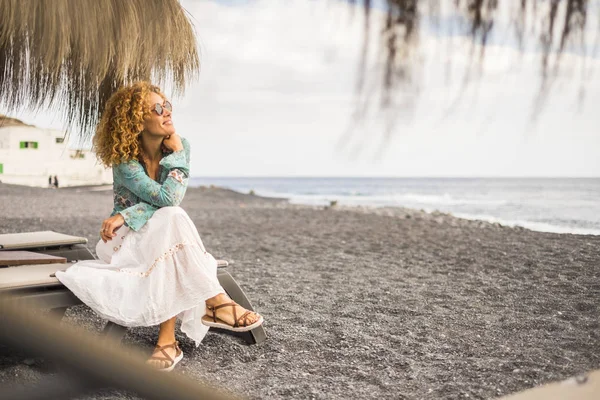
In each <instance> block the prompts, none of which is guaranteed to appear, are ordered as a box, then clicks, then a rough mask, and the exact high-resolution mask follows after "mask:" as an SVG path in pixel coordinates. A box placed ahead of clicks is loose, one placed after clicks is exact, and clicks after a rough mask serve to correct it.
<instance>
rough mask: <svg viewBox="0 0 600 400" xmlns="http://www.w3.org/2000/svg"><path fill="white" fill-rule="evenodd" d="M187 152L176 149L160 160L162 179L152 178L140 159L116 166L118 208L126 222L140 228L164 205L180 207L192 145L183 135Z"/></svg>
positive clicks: (114, 186)
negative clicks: (155, 179)
mask: <svg viewBox="0 0 600 400" xmlns="http://www.w3.org/2000/svg"><path fill="white" fill-rule="evenodd" d="M181 141H182V143H183V148H184V151H179V152H174V153H171V154H169V155H166V156H164V157H163V159H162V160H161V161H160V166H161V170H160V174H159V177H158V182H157V181H154V180H152V179H151V178H150V177H149V176H148V175H147V174H146V171H145V170H144V167H143V166H142V165H141V164H140V163H139V162H138V161H137V160H133V161H129V162H127V163H122V164H119V165H113V180H114V183H113V194H114V209H113V212H112V214H111V216H112V215H115V214H121V215H122V216H123V218H124V219H125V224H126V225H127V226H128V227H129V228H131V229H132V230H134V231H138V230H140V229H141V228H142V227H143V226H144V225H145V224H146V222H148V220H149V219H150V218H152V216H153V215H154V212H155V211H156V210H158V209H159V208H160V207H166V206H177V205H179V203H181V201H182V200H183V196H184V194H185V191H186V189H187V183H188V178H189V163H190V146H189V143H188V141H187V140H186V139H184V138H181Z"/></svg>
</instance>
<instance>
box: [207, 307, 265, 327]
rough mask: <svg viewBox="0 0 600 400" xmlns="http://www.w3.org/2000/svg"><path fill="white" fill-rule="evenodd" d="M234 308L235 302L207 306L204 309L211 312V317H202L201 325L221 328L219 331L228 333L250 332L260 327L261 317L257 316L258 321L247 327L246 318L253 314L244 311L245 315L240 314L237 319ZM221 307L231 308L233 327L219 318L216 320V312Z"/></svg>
mask: <svg viewBox="0 0 600 400" xmlns="http://www.w3.org/2000/svg"><path fill="white" fill-rule="evenodd" d="M236 306H238V304H237V303H235V302H233V301H232V302H231V303H223V304H219V305H218V306H209V305H207V306H206V308H207V309H208V310H209V311H211V312H212V317H209V316H208V315H205V316H204V317H202V324H204V325H206V326H210V327H213V328H221V329H226V330H228V331H233V332H246V331H251V330H252V329H254V328H256V327H257V326H260V325H261V324H262V323H263V322H264V320H263V317H262V316H261V315H259V314H256V313H255V314H256V315H258V320H257V321H256V322H254V323H253V324H250V325H248V322H249V321H248V316H249V315H250V314H252V313H253V311H246V312H245V313H243V314H242V316H241V317H239V318H238V317H237V314H236V311H235V310H236ZM223 307H233V321H234V323H233V325H231V324H228V323H227V322H225V321H223V320H222V319H220V318H217V312H216V311H217V310H219V309H221V308H223Z"/></svg>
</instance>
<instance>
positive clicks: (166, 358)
mask: <svg viewBox="0 0 600 400" xmlns="http://www.w3.org/2000/svg"><path fill="white" fill-rule="evenodd" d="M170 347H173V348H175V359H172V358H171V356H169V354H168V353H167V352H166V351H165V349H168V348H170ZM157 350H160V352H161V353H163V355H164V357H161V356H160V355H159V356H154V355H153V356H152V357H150V358H149V359H148V361H151V360H158V361H166V362H168V363H170V364H169V366H168V367H166V368H158V369H157V370H158V371H161V372H171V371H173V368H175V366H176V365H177V363H178V362H179V361H181V359H182V358H183V351H181V349H180V348H179V342H177V341H176V342H173V343H171V344H166V345H164V346H156V348H155V349H154V353H156V352H157Z"/></svg>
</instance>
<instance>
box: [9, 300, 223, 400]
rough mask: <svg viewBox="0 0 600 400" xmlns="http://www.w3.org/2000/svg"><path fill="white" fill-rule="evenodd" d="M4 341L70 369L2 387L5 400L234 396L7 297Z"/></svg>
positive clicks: (160, 398) (213, 397)
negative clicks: (104, 392)
mask: <svg viewBox="0 0 600 400" xmlns="http://www.w3.org/2000/svg"><path fill="white" fill-rule="evenodd" d="M0 342H2V343H7V344H10V345H11V346H13V347H16V348H18V349H20V350H21V351H24V352H28V353H31V354H33V355H36V356H43V357H45V358H48V359H51V360H53V361H55V362H56V363H57V364H59V365H60V366H61V367H62V370H63V371H64V372H65V373H66V374H65V375H58V376H56V375H53V376H48V377H47V378H45V379H42V380H41V381H39V382H37V383H36V384H34V385H31V386H28V387H16V386H15V387H11V386H7V385H4V386H3V388H2V396H1V397H2V399H4V400H12V399H65V398H75V397H79V396H81V395H83V394H85V393H89V392H90V391H93V390H97V389H101V388H115V389H122V390H127V391H129V392H133V393H135V394H137V395H139V396H141V397H143V398H145V399H156V400H164V399H181V400H183V399H190V400H191V399H231V398H234V397H233V396H232V395H229V394H225V393H224V392H222V391H217V389H216V388H209V387H208V386H207V385H206V384H202V383H198V382H194V381H192V380H190V379H188V378H184V377H183V376H181V375H178V374H176V373H172V374H166V373H161V372H159V371H156V370H154V369H153V368H151V367H149V366H148V365H146V363H145V357H144V355H143V354H142V353H141V352H139V351H137V350H132V349H130V348H129V349H125V348H124V347H123V346H120V345H119V343H118V342H117V341H115V340H114V339H112V338H111V337H110V335H109V336H106V337H104V338H103V339H102V340H98V338H97V337H96V336H92V335H90V334H89V333H88V332H85V331H83V330H78V329H76V328H73V327H69V329H65V328H62V327H60V326H59V325H58V324H57V323H56V321H54V320H51V319H49V318H46V317H41V316H40V315H34V314H33V312H32V310H30V309H29V308H28V307H27V306H26V305H25V304H24V303H23V302H21V301H19V299H17V298H12V297H10V296H6V295H0Z"/></svg>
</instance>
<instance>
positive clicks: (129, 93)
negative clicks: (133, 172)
mask: <svg viewBox="0 0 600 400" xmlns="http://www.w3.org/2000/svg"><path fill="white" fill-rule="evenodd" d="M152 92H154V93H156V94H158V95H160V96H161V97H162V98H163V99H164V98H165V95H164V94H163V93H162V92H161V91H160V88H159V87H158V86H154V85H152V84H151V83H149V82H136V83H134V84H132V85H130V86H125V87H122V88H120V89H119V90H117V91H116V92H115V93H114V94H113V95H112V96H110V98H109V99H108V101H107V102H106V106H105V108H104V112H103V113H102V116H101V117H100V123H99V124H98V127H97V128H96V134H95V135H94V139H93V147H94V151H95V152H96V157H98V160H99V161H100V162H102V164H104V166H106V167H110V166H112V165H113V164H120V163H123V162H127V161H130V160H133V159H138V158H139V157H140V156H141V151H142V149H141V142H140V135H139V134H140V132H141V130H142V126H143V123H144V117H145V116H146V115H147V114H148V113H150V110H148V105H147V104H146V99H147V98H148V96H149V95H150V93H152Z"/></svg>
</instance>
